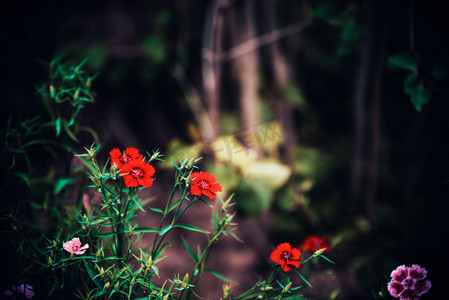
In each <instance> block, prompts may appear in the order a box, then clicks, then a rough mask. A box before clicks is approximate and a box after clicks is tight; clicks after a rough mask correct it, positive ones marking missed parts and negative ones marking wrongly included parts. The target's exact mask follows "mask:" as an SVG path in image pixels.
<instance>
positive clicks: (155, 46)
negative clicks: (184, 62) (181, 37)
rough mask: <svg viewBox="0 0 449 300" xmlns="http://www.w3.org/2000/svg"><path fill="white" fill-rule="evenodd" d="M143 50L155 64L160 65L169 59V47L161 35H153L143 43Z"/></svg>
mask: <svg viewBox="0 0 449 300" xmlns="http://www.w3.org/2000/svg"><path fill="white" fill-rule="evenodd" d="M143 48H144V49H145V52H146V53H147V55H148V58H149V59H151V60H152V61H153V62H154V63H156V64H160V63H162V62H164V61H165V59H166V57H167V47H166V46H165V41H164V39H163V37H162V36H160V35H152V36H149V37H148V38H146V39H145V40H144V41H143Z"/></svg>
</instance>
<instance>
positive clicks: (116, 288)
mask: <svg viewBox="0 0 449 300" xmlns="http://www.w3.org/2000/svg"><path fill="white" fill-rule="evenodd" d="M114 290H115V291H116V292H117V291H119V290H120V281H117V283H116V284H115V285H114Z"/></svg>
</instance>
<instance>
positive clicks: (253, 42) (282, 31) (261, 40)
mask: <svg viewBox="0 0 449 300" xmlns="http://www.w3.org/2000/svg"><path fill="white" fill-rule="evenodd" d="M311 24H312V19H307V20H305V21H299V22H296V23H293V24H291V25H288V26H286V27H283V28H278V29H275V30H272V31H270V32H268V33H265V34H263V35H261V36H257V37H254V38H252V39H249V40H247V41H246V42H243V43H241V44H239V45H237V46H235V47H233V48H231V49H229V50H228V51H226V52H221V53H220V54H218V58H217V59H219V60H223V61H229V60H234V59H236V58H238V57H240V56H243V55H245V54H248V53H250V52H252V51H254V50H256V49H258V48H260V47H262V46H265V45H268V44H271V43H274V42H276V41H278V40H280V39H283V38H286V37H289V36H292V35H295V34H297V33H299V32H301V31H303V30H304V29H306V28H307V27H309V26H310V25H311ZM211 56H212V54H211Z"/></svg>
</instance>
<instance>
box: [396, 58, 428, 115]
mask: <svg viewBox="0 0 449 300" xmlns="http://www.w3.org/2000/svg"><path fill="white" fill-rule="evenodd" d="M388 63H389V66H390V68H392V69H404V70H406V71H407V72H408V73H409V74H408V75H407V76H406V77H405V80H404V91H405V93H407V94H408V95H409V96H410V100H411V102H412V104H413V106H414V107H415V108H416V110H417V111H421V109H422V107H423V106H424V105H425V104H427V103H428V102H429V100H430V91H429V89H428V88H426V87H425V86H424V80H423V78H422V75H420V73H419V56H418V53H417V52H416V51H405V52H403V53H401V54H399V55H396V56H392V57H390V58H389V60H388Z"/></svg>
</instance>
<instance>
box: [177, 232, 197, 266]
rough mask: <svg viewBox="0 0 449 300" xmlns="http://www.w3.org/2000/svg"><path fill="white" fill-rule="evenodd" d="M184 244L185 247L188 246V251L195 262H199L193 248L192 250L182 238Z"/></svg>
mask: <svg viewBox="0 0 449 300" xmlns="http://www.w3.org/2000/svg"><path fill="white" fill-rule="evenodd" d="M181 239H182V242H183V243H184V246H186V249H187V251H188V252H189V254H190V256H191V257H192V259H193V261H194V262H195V263H198V262H199V259H198V257H197V256H196V255H195V253H194V252H193V250H192V248H190V246H189V244H187V241H186V240H185V239H184V237H182V236H181Z"/></svg>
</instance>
